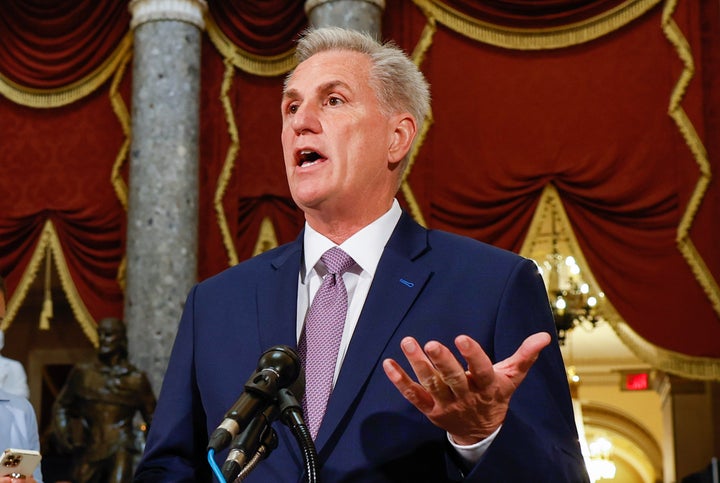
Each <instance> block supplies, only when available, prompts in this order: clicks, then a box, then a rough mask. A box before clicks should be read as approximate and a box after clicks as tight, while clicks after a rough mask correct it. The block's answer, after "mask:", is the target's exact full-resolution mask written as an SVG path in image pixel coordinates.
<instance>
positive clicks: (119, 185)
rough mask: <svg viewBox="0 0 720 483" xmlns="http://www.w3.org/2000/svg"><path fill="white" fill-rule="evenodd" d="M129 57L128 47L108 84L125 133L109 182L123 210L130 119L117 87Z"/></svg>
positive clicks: (126, 195)
mask: <svg viewBox="0 0 720 483" xmlns="http://www.w3.org/2000/svg"><path fill="white" fill-rule="evenodd" d="M131 58H132V50H130V49H128V51H127V52H125V54H124V55H123V57H122V58H121V59H120V62H119V63H118V66H117V70H116V71H115V75H114V76H113V80H112V83H111V84H110V92H109V98H110V105H111V106H112V109H113V112H114V113H115V116H116V117H117V119H118V121H119V122H120V127H121V128H122V131H123V134H125V140H124V141H123V143H122V146H120V151H118V153H117V155H116V156H115V162H114V163H113V166H112V172H111V173H110V183H111V184H112V186H113V189H114V190H115V194H116V195H117V198H118V200H120V204H122V206H123V208H124V209H125V211H127V207H128V186H127V183H125V180H124V179H123V177H122V175H121V174H120V169H121V168H122V166H123V164H125V162H126V161H127V155H128V152H129V151H130V139H131V131H130V130H131V119H130V114H129V112H128V109H127V106H126V105H125V101H124V100H123V98H122V95H120V92H119V88H120V82H121V81H122V79H123V77H124V76H125V70H126V69H127V66H128V64H129V62H130V59H131Z"/></svg>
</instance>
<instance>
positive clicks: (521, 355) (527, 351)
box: [495, 332, 552, 385]
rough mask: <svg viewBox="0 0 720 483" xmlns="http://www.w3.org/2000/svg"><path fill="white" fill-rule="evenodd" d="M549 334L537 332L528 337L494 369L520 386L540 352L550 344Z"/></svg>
mask: <svg viewBox="0 0 720 483" xmlns="http://www.w3.org/2000/svg"><path fill="white" fill-rule="evenodd" d="M551 340H552V339H551V337H550V334H548V333H547V332H537V333H535V334H532V335H530V336H528V337H527V338H526V339H525V340H524V341H523V343H522V344H521V345H520V347H519V348H518V349H517V350H516V351H515V353H514V354H513V355H511V356H510V357H508V358H507V359H505V360H503V361H501V362H499V363H497V364H496V365H495V368H496V369H497V370H500V371H502V372H504V373H505V375H506V376H507V377H509V378H510V379H512V380H513V381H514V382H515V384H516V385H517V384H520V382H522V380H523V379H525V376H526V375H527V373H528V371H529V370H530V368H531V367H532V365H533V364H534V363H535V361H536V360H537V359H538V357H539V356H540V352H541V351H542V350H543V349H544V348H545V347H547V346H548V344H550V341H551Z"/></svg>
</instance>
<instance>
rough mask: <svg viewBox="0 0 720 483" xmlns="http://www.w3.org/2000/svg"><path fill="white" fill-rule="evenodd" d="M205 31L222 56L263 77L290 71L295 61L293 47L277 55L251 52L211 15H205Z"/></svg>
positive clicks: (239, 67) (245, 70)
mask: <svg viewBox="0 0 720 483" xmlns="http://www.w3.org/2000/svg"><path fill="white" fill-rule="evenodd" d="M205 23H206V24H207V33H208V37H209V38H210V41H211V42H212V43H213V45H214V46H215V48H216V49H218V51H219V52H220V54H222V56H223V57H224V58H225V59H226V60H227V61H229V62H231V63H232V65H234V66H235V67H237V68H238V69H240V70H242V71H244V72H247V73H249V74H254V75H258V76H263V77H273V76H278V75H283V74H286V73H288V72H290V71H291V70H292V69H293V68H295V65H296V64H297V61H296V60H295V49H294V48H293V49H290V50H288V51H287V52H284V53H282V54H279V55H269V56H260V55H255V54H251V53H250V52H247V51H245V50H243V49H241V48H240V47H238V46H237V45H235V44H234V43H233V42H232V41H231V40H230V39H229V38H228V37H227V36H226V35H225V33H223V31H222V30H221V29H220V27H218V26H217V24H216V23H215V21H214V20H213V18H212V16H211V15H206V17H205Z"/></svg>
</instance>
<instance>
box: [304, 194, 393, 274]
mask: <svg viewBox="0 0 720 483" xmlns="http://www.w3.org/2000/svg"><path fill="white" fill-rule="evenodd" d="M401 214H402V210H401V209H400V204H399V203H398V201H397V199H395V200H393V204H392V206H391V207H390V209H389V210H388V211H387V212H386V213H385V214H384V215H382V216H381V217H380V218H378V219H377V220H375V221H373V222H372V223H370V224H369V225H367V226H366V227H365V228H363V229H361V230H360V231H358V232H357V233H355V234H354V235H353V236H351V237H350V238H348V239H347V240H345V242H344V243H343V244H342V245H340V248H342V249H343V250H344V251H345V253H347V254H348V255H350V256H351V257H352V258H353V260H355V263H357V264H358V265H359V266H360V268H361V269H362V270H363V271H365V272H368V273H369V274H370V276H371V277H372V276H374V275H375V269H376V268H377V266H378V263H379V262H380V256H381V255H382V252H383V249H384V248H385V245H386V244H387V242H388V240H389V239H390V235H392V232H393V230H394V229H395V225H397V222H398V221H399V220H400V215H401ZM334 246H336V245H335V244H334V243H333V242H332V241H331V240H330V239H328V238H327V237H325V236H324V235H321V234H320V233H318V232H317V231H315V230H314V229H313V228H312V227H311V226H310V225H308V224H307V223H305V234H304V236H303V247H304V252H303V253H304V255H303V257H304V260H303V262H304V267H303V269H302V277H303V280H304V279H305V275H307V274H308V273H309V272H310V271H311V270H312V269H313V268H314V267H315V264H317V262H318V260H320V257H321V256H322V254H323V253H325V252H326V251H327V250H329V249H330V248H332V247H334Z"/></svg>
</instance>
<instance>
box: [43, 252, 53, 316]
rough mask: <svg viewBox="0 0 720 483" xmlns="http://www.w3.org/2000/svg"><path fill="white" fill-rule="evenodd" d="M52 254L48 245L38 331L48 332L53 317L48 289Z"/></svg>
mask: <svg viewBox="0 0 720 483" xmlns="http://www.w3.org/2000/svg"><path fill="white" fill-rule="evenodd" d="M51 262H52V252H51V250H50V244H48V245H47V247H45V300H43V307H42V312H41V313H40V330H50V319H52V317H53V301H52V290H51V287H50V277H51V273H50V270H51Z"/></svg>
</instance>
